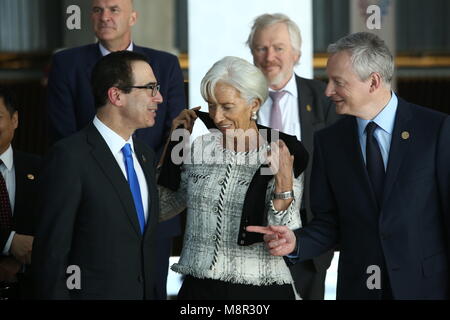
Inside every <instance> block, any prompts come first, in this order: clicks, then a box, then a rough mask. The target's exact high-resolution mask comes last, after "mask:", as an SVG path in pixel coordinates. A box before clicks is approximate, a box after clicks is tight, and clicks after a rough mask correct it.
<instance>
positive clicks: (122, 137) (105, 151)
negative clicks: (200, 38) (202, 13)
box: [33, 51, 163, 299]
mask: <svg viewBox="0 0 450 320" xmlns="http://www.w3.org/2000/svg"><path fill="white" fill-rule="evenodd" d="M91 83H92V87H93V92H94V98H95V105H96V107H97V114H96V116H95V118H94V120H93V123H91V124H90V125H89V126H87V127H86V128H85V129H82V130H81V131H80V132H78V133H76V134H74V135H73V136H71V137H69V138H66V139H63V140H61V141H60V142H58V143H56V144H55V146H54V147H53V149H52V151H51V152H50V155H49V158H48V160H47V162H46V165H45V166H44V170H43V173H42V185H41V189H42V195H41V198H40V204H39V214H40V216H39V222H38V228H37V232H36V238H35V242H34V248H33V270H34V272H35V273H34V275H35V279H36V288H37V297H38V298H44V299H153V298H155V292H154V289H153V286H154V281H155V275H154V270H153V269H154V267H155V266H156V264H157V262H156V261H155V244H156V243H155V242H156V241H155V228H156V224H157V221H158V215H159V204H158V203H159V200H158V195H157V189H156V185H155V169H154V163H155V160H156V159H155V155H154V152H153V151H152V150H151V149H150V148H149V147H147V146H146V145H145V144H143V143H141V142H139V141H138V139H133V137H132V135H133V133H134V132H135V130H137V129H139V128H145V127H150V126H153V125H154V124H155V117H156V111H157V109H158V107H157V105H158V104H160V103H162V102H163V98H162V96H161V94H160V93H159V85H158V83H157V79H156V77H155V75H154V73H153V71H152V68H151V67H150V65H149V64H148V62H147V58H146V57H145V56H143V55H141V54H138V53H134V52H128V51H120V52H114V53H112V54H110V55H108V56H105V57H103V58H102V59H101V60H100V61H99V62H98V63H97V65H96V66H95V67H94V70H93V72H92V82H91ZM127 181H128V182H127ZM70 266H77V267H78V268H79V270H80V272H81V278H80V282H79V285H80V286H79V287H75V289H73V290H70V289H71V288H72V287H70V286H69V287H68V285H67V283H66V278H67V275H66V272H67V271H68V267H70ZM69 271H70V268H69ZM69 280H70V279H69ZM67 282H70V281H67ZM75 284H76V281H74V285H75Z"/></svg>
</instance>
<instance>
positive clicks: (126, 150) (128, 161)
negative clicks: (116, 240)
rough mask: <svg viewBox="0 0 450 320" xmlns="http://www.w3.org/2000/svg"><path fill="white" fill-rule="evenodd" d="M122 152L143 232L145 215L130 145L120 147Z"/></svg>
mask: <svg viewBox="0 0 450 320" xmlns="http://www.w3.org/2000/svg"><path fill="white" fill-rule="evenodd" d="M122 153H123V156H124V160H125V169H126V170H127V177H128V184H129V185H130V189H131V194H132V195H133V200H134V206H135V207H136V211H137V216H138V220H139V225H140V227H141V232H142V233H144V227H145V216H144V207H143V205H142V197H141V188H140V187H139V181H138V178H137V175H136V171H135V170H134V165H133V157H132V154H131V145H130V144H129V143H127V144H126V145H124V147H123V148H122Z"/></svg>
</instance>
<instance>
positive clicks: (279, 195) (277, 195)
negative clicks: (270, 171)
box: [273, 190, 294, 200]
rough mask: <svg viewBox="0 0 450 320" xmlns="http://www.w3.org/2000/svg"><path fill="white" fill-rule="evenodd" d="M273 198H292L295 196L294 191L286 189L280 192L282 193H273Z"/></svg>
mask: <svg viewBox="0 0 450 320" xmlns="http://www.w3.org/2000/svg"><path fill="white" fill-rule="evenodd" d="M273 198H274V199H281V200H287V199H292V198H294V191H292V190H290V191H286V192H280V193H276V192H274V193H273Z"/></svg>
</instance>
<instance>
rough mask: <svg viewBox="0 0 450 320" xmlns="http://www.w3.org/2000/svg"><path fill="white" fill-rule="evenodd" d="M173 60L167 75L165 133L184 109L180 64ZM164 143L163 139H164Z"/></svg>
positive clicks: (184, 99) (175, 58) (184, 98)
mask: <svg viewBox="0 0 450 320" xmlns="http://www.w3.org/2000/svg"><path fill="white" fill-rule="evenodd" d="M171 57H172V58H173V60H172V63H171V68H170V73H169V89H168V91H167V92H168V96H167V97H164V98H165V99H166V100H167V109H168V117H167V118H166V123H165V132H170V129H171V127H172V120H173V119H174V118H175V117H177V116H178V115H179V114H180V113H181V111H183V109H186V97H185V94H184V80H183V73H182V71H181V67H180V63H179V61H178V59H177V57H175V56H171ZM164 141H165V139H164Z"/></svg>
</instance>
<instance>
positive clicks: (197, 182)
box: [160, 57, 307, 300]
mask: <svg viewBox="0 0 450 320" xmlns="http://www.w3.org/2000/svg"><path fill="white" fill-rule="evenodd" d="M267 88H268V86H267V82H266V79H265V77H264V75H263V74H262V72H261V71H260V70H259V69H258V68H256V67H255V66H253V65H252V64H250V63H249V62H247V61H245V60H243V59H240V58H236V57H225V58H223V59H221V60H220V61H218V62H216V63H215V64H214V65H213V67H212V68H211V69H210V70H209V71H208V73H207V74H206V75H205V77H204V78H203V80H202V83H201V93H202V96H203V98H204V99H205V101H206V102H207V103H208V108H209V119H205V120H208V121H209V122H210V127H214V128H216V129H217V130H215V131H213V132H211V133H210V134H207V135H204V136H200V137H198V138H197V139H196V140H195V141H194V142H193V145H192V150H191V153H190V158H189V159H190V161H189V163H187V162H185V163H184V164H183V166H182V168H181V177H180V178H181V183H180V184H179V188H178V190H176V191H171V190H169V189H167V188H165V187H161V189H160V194H161V195H160V197H161V211H162V212H161V217H165V218H167V217H170V216H171V215H173V214H174V213H177V212H180V211H181V209H183V208H184V207H187V225H186V230H185V235H184V242H183V249H182V253H181V257H180V260H179V262H178V263H176V264H174V265H173V266H172V267H171V268H172V270H174V271H176V272H178V273H181V274H183V275H185V276H186V277H185V280H184V282H183V285H182V287H181V290H180V292H179V295H178V298H179V299H183V300H187V299H190V300H194V299H201V300H205V299H295V292H294V289H293V285H292V283H293V280H292V277H291V274H290V272H289V269H288V267H287V265H286V262H285V261H284V259H283V258H282V257H274V256H271V255H270V254H269V252H268V250H267V249H266V248H265V247H264V244H263V242H258V241H256V240H254V239H253V240H248V239H250V238H251V237H252V235H251V234H248V233H246V232H245V227H246V225H247V223H251V221H249V220H252V219H253V218H254V217H252V215H254V214H256V215H259V216H260V218H261V219H260V221H264V223H268V224H276V225H285V226H288V227H289V228H291V229H296V228H299V227H300V226H301V221H300V215H299V208H300V199H301V198H302V192H303V175H300V174H299V173H300V172H299V171H301V170H303V169H300V170H295V169H296V168H295V167H297V169H298V166H300V167H302V166H303V165H302V164H300V165H299V163H303V164H306V161H307V153H306V151H304V149H303V147H302V146H301V143H300V142H298V141H297V140H296V139H295V138H293V137H291V136H287V135H284V134H282V133H279V135H280V136H279V137H280V139H279V140H278V141H275V140H274V141H272V143H269V141H268V140H270V138H267V134H263V132H262V129H264V130H265V129H266V128H262V127H261V126H258V125H257V124H256V120H257V112H258V109H259V107H260V106H261V104H262V103H264V101H265V100H266V99H267V96H268V90H267ZM197 114H198V112H196V111H194V110H184V111H183V112H182V113H181V114H180V115H179V116H178V117H177V118H176V119H175V120H174V121H173V128H177V127H179V126H180V125H182V126H183V127H184V128H186V129H188V130H189V131H191V130H192V126H193V124H194V121H195V120H196V119H197ZM276 133H277V135H278V132H276ZM272 135H273V134H271V135H270V136H272ZM263 136H264V137H263ZM292 139H294V140H295V141H294V142H293V140H292ZM283 141H284V142H283ZM287 141H289V142H287ZM285 142H286V143H285ZM286 144H293V145H296V147H297V149H296V150H297V151H298V150H300V152H297V154H296V155H295V156H296V157H297V158H299V159H295V160H294V156H291V154H290V152H289V150H290V149H289V148H288V146H287V145H286ZM269 146H270V147H269ZM299 146H300V148H298V147H299ZM294 149H295V148H292V150H294ZM268 150H270V151H269V152H268ZM168 152H170V150H169V151H168ZM294 153H295V152H294ZM300 158H302V159H300ZM305 158H306V159H305ZM165 161H169V160H168V157H166V159H165ZM265 162H270V169H271V170H272V173H273V175H269V177H268V178H267V176H264V173H263V170H264V163H265ZM294 163H295V164H294ZM266 169H267V168H266ZM295 171H297V174H296V175H295V174H294V172H295ZM162 174H163V173H162ZM296 176H297V177H296ZM261 186H263V189H258V188H261ZM257 190H260V192H258V191H257ZM261 190H262V191H261ZM259 205H262V206H260V208H261V210H257V211H258V212H253V213H251V212H252V210H253V211H255V208H259ZM249 212H250V213H249ZM253 222H254V221H253ZM262 223H263V222H262Z"/></svg>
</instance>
